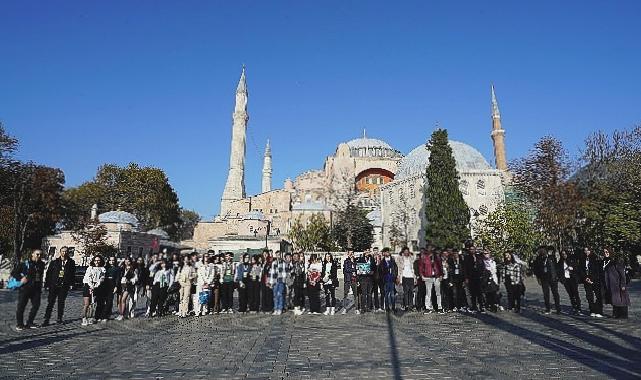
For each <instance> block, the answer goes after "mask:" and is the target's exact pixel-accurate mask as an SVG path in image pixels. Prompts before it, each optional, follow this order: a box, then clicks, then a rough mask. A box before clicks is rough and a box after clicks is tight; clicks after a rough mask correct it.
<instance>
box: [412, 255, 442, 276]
mask: <svg viewBox="0 0 641 380" xmlns="http://www.w3.org/2000/svg"><path fill="white" fill-rule="evenodd" d="M418 265H419V272H420V274H421V277H424V278H426V277H443V263H441V258H440V257H439V256H438V255H437V254H434V253H432V254H429V255H423V256H422V257H421V259H420V261H419V264H418Z"/></svg>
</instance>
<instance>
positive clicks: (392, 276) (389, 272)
mask: <svg viewBox="0 0 641 380" xmlns="http://www.w3.org/2000/svg"><path fill="white" fill-rule="evenodd" d="M379 267H380V269H379V272H380V275H381V278H380V281H381V283H390V282H391V283H396V281H397V279H398V266H397V265H396V261H394V259H392V258H390V260H389V261H387V260H385V259H383V261H381V263H380V264H379Z"/></svg>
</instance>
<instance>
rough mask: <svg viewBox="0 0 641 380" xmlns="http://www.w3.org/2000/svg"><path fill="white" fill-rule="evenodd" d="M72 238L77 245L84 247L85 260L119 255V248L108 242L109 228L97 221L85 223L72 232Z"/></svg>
mask: <svg viewBox="0 0 641 380" xmlns="http://www.w3.org/2000/svg"><path fill="white" fill-rule="evenodd" d="M72 236H73V239H74V241H75V242H76V244H77V245H79V246H80V247H82V249H83V251H82V254H83V256H84V257H85V258H87V257H89V258H91V257H93V256H96V255H100V256H102V257H108V256H110V255H116V254H117V253H118V248H117V247H116V246H114V245H112V244H110V243H109V242H108V241H107V239H108V233H107V227H105V226H104V225H102V224H100V223H97V222H95V221H89V222H87V223H83V224H82V225H81V226H79V228H78V229H77V230H75V231H74V232H72ZM78 262H80V260H78Z"/></svg>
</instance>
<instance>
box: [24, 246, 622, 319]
mask: <svg viewBox="0 0 641 380" xmlns="http://www.w3.org/2000/svg"><path fill="white" fill-rule="evenodd" d="M41 256H42V251H41V250H34V251H33V252H32V254H31V256H30V257H29V258H28V259H27V260H25V261H24V262H21V263H19V264H18V265H17V266H16V267H15V269H14V270H13V272H12V276H13V277H14V278H15V279H17V280H18V281H19V282H20V284H21V286H20V287H19V296H18V305H17V312H16V322H17V325H16V329H17V330H22V329H25V328H37V327H39V326H38V325H36V324H35V323H34V321H35V317H36V314H37V312H38V308H39V305H40V298H41V293H42V288H43V287H44V288H45V289H46V290H48V294H47V307H46V310H45V314H44V321H43V323H42V326H47V325H49V324H50V319H51V314H52V312H53V307H54V306H55V305H56V304H57V323H63V316H64V309H65V300H66V298H67V295H68V292H69V290H71V289H72V287H73V286H74V279H75V271H76V267H75V264H74V261H73V259H71V258H70V257H69V256H68V250H67V249H66V248H65V247H63V248H62V249H60V250H59V255H58V257H57V258H54V259H52V260H50V261H49V262H48V263H47V265H45V263H44V262H43V260H42V257H41ZM528 267H529V268H531V269H532V271H533V273H534V275H535V276H536V278H537V280H538V282H539V284H540V285H541V287H542V290H543V296H544V304H545V312H546V313H548V314H549V313H551V304H550V293H552V296H553V299H554V306H555V310H556V312H557V313H561V306H560V300H559V292H558V283H559V282H560V283H562V284H563V285H564V287H565V289H566V291H567V293H568V296H569V298H570V301H571V306H572V313H575V314H581V313H582V309H581V297H580V295H579V290H578V289H579V285H583V287H584V290H585V295H586V298H587V302H588V305H589V313H590V316H592V317H595V318H599V317H602V316H603V304H604V303H605V304H611V305H612V306H613V317H615V318H627V307H628V305H629V304H630V297H629V295H628V292H627V285H628V283H629V276H628V274H627V272H626V268H625V265H624V262H622V261H621V260H618V259H617V260H615V259H614V258H613V257H612V255H611V253H610V252H609V251H608V250H604V252H603V257H597V255H595V254H594V253H592V252H591V250H590V249H588V248H586V249H585V250H584V251H583V252H582V254H570V255H568V254H567V253H566V252H561V253H560V255H559V257H558V258H557V255H556V254H555V252H554V251H552V250H547V249H544V248H541V249H539V250H538V252H537V256H536V258H535V259H534V260H533V262H531V263H530V264H529V265H528V264H526V263H525V262H523V261H522V260H520V259H519V257H518V256H516V255H514V254H507V255H505V256H504V257H496V256H495V255H492V254H491V253H490V252H489V251H488V250H483V249H477V248H476V247H474V246H473V245H472V244H468V245H467V246H466V248H465V249H464V250H462V251H458V250H453V249H442V250H440V249H436V248H435V247H432V246H431V245H428V247H427V248H425V249H422V250H421V251H420V253H419V254H418V255H415V254H413V253H412V252H411V251H410V249H409V248H407V247H404V248H403V249H402V250H401V252H400V253H399V254H397V255H392V252H391V251H390V250H389V249H388V248H384V249H382V250H381V251H380V252H379V250H378V249H377V248H374V249H371V250H370V249H368V250H365V252H363V253H362V254H359V255H355V253H354V251H353V250H351V249H350V250H348V251H347V254H346V255H345V257H344V258H341V259H339V258H334V257H333V256H332V254H330V253H327V254H321V255H318V254H306V253H303V252H296V253H281V252H278V251H277V252H276V253H274V252H273V251H270V250H267V249H265V250H263V252H262V254H256V255H250V254H244V255H243V256H242V258H241V260H240V262H234V256H233V254H232V253H224V254H216V253H214V252H208V253H196V252H193V253H190V254H185V255H182V256H181V255H179V254H173V255H168V254H166V253H165V254H154V255H150V256H148V257H137V258H136V259H133V258H131V257H125V258H124V259H122V260H119V259H118V258H117V257H116V256H110V257H108V258H106V259H105V258H103V257H101V256H99V255H97V256H95V257H94V258H93V260H92V261H91V265H90V266H89V267H87V268H86V272H85V274H84V277H83V281H82V283H83V286H82V296H83V307H82V325H88V324H93V323H105V322H107V321H108V320H110V319H112V318H113V316H114V314H115V315H116V316H115V318H114V319H116V320H123V319H128V318H135V317H136V310H140V309H143V310H145V311H144V314H145V316H146V317H149V318H155V317H162V316H164V315H166V314H175V315H177V316H179V317H181V318H187V317H189V316H202V315H206V314H219V313H229V314H232V313H234V312H239V313H259V312H264V313H272V314H274V315H280V314H282V313H284V312H287V311H292V312H293V314H294V315H301V314H304V313H307V314H321V312H323V314H325V315H334V314H335V313H336V312H337V308H338V310H339V311H340V314H347V313H349V312H352V311H353V312H354V313H356V314H362V313H367V312H396V311H397V304H398V307H399V308H400V309H401V310H403V311H405V312H411V311H418V312H424V313H425V314H430V313H439V314H443V313H448V312H463V313H476V312H480V313H484V312H486V311H491V312H498V311H501V310H506V309H507V310H509V311H513V312H515V313H519V312H521V303H522V299H523V297H524V294H525V283H524V278H525V276H526V269H527V268H528ZM339 270H340V272H342V275H341V276H340V278H339ZM340 281H343V290H344V291H343V299H342V300H337V295H336V290H337V289H338V288H339V285H340ZM501 286H503V289H505V293H506V295H507V297H505V298H506V299H505V300H502V298H503V297H502V295H503V293H502V292H501ZM235 292H236V293H237V297H235V296H234V293H235ZM397 294H400V295H402V297H401V298H399V300H398V301H397V298H396V296H397ZM235 298H237V303H235V302H234V300H235ZM323 298H324V304H323V303H322V299H323ZM143 299H145V304H144V307H143V305H142V304H141V303H140V302H142V300H143ZM29 302H31V305H32V306H31V310H30V312H29V315H28V319H27V323H24V312H25V309H26V306H27V304H28V303H29ZM139 303H140V304H139ZM323 305H324V310H323ZM114 306H115V307H114ZM114 309H115V310H114Z"/></svg>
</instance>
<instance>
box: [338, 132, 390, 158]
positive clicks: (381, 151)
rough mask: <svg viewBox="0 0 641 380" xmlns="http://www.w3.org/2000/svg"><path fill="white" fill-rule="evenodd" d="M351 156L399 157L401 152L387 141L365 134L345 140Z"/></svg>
mask: <svg viewBox="0 0 641 380" xmlns="http://www.w3.org/2000/svg"><path fill="white" fill-rule="evenodd" d="M345 144H347V146H348V147H349V151H350V154H351V156H352V157H400V156H401V153H400V152H399V151H398V150H396V149H394V148H392V147H391V146H390V145H389V144H388V143H386V142H385V141H383V140H379V139H372V138H369V137H366V136H363V137H360V138H357V139H354V140H350V141H348V142H346V143H345Z"/></svg>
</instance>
